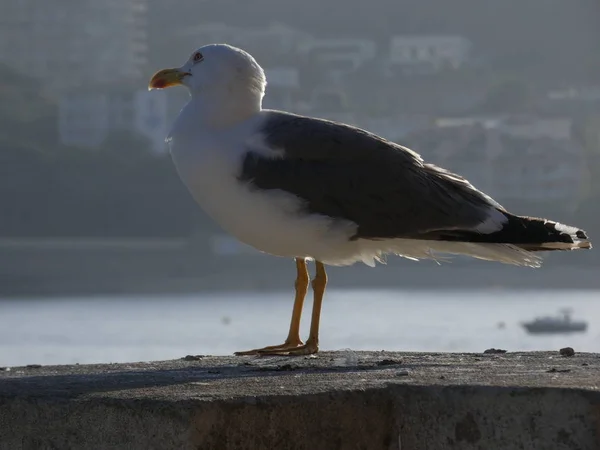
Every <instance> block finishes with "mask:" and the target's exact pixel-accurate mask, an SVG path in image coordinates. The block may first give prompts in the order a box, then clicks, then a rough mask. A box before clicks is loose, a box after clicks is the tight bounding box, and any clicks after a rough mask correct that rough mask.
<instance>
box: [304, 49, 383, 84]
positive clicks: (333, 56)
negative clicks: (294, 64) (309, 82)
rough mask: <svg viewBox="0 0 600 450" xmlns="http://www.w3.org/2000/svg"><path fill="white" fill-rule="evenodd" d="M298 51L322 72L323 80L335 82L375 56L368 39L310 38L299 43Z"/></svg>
mask: <svg viewBox="0 0 600 450" xmlns="http://www.w3.org/2000/svg"><path fill="white" fill-rule="evenodd" d="M298 51H299V53H300V54H301V55H303V56H304V57H305V58H306V59H307V60H308V61H310V62H311V63H312V64H315V65H316V66H317V67H318V68H319V70H321V71H322V72H323V75H324V78H325V81H327V82H331V83H337V82H339V81H341V79H342V78H343V77H344V75H347V74H349V73H352V72H355V71H356V70H358V69H359V68H361V67H362V66H363V65H364V64H365V63H367V62H368V61H371V60H373V59H374V58H375V57H376V56H377V45H376V43H375V42H374V41H372V40H370V39H360V38H335V39H334V38H322V39H321V38H310V39H305V40H303V41H301V42H300V43H299V46H298Z"/></svg>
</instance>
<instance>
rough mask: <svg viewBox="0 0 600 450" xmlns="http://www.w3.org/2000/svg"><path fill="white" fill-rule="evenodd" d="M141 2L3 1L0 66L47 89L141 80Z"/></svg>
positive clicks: (143, 5) (144, 51) (144, 53)
mask: <svg viewBox="0 0 600 450" xmlns="http://www.w3.org/2000/svg"><path fill="white" fill-rule="evenodd" d="M145 20H146V0H118V1H117V0H106V1H102V2H99V1H96V0H77V1H75V0H62V1H61V3H60V7H57V5H56V2H50V1H47V0H4V1H3V2H2V12H1V13H0V62H2V63H5V64H6V65H8V66H10V67H13V68H14V69H16V70H17V71H20V72H22V73H26V74H27V75H28V76H31V77H36V78H37V79H39V80H40V82H41V83H42V85H43V86H44V88H46V89H47V90H49V91H53V92H55V91H57V90H66V89H71V88H74V87H77V86H82V85H88V84H89V85H99V84H107V85H110V84H122V83H128V82H133V81H138V80H139V79H140V78H141V77H143V75H144V74H143V73H142V71H143V68H144V66H145V64H146V56H147V48H146V40H147V39H146V21H145Z"/></svg>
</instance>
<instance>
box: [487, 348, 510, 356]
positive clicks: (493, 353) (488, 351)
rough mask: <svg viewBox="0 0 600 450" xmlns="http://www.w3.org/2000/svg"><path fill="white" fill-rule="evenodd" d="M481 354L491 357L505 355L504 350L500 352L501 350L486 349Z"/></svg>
mask: <svg viewBox="0 0 600 450" xmlns="http://www.w3.org/2000/svg"><path fill="white" fill-rule="evenodd" d="M483 353H484V354H488V355H489V354H491V355H497V354H502V353H506V350H502V349H501V348H488V349H487V350H485V351H484V352H483Z"/></svg>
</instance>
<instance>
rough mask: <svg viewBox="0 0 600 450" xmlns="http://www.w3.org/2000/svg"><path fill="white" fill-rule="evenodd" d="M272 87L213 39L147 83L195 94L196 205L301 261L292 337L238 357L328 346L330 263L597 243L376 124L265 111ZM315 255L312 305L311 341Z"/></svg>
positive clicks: (508, 254)
mask: <svg viewBox="0 0 600 450" xmlns="http://www.w3.org/2000/svg"><path fill="white" fill-rule="evenodd" d="M266 84H267V81H266V77H265V73H264V70H263V69H262V68H261V66H260V65H259V64H258V63H257V61H256V60H255V59H254V57H252V56H251V55H250V54H249V53H247V52H245V51H244V50H241V49H239V48H235V47H232V46H230V45H227V44H211V45H206V46H203V47H201V48H199V49H198V50H196V51H194V52H193V53H192V54H191V56H190V57H189V59H188V60H187V61H186V62H185V64H183V66H181V67H179V68H174V69H164V70H160V71H158V72H156V73H155V74H154V75H153V76H152V78H151V80H150V82H149V85H148V89H150V90H152V89H164V88H169V87H172V86H184V87H185V88H187V90H188V91H189V93H190V99H189V102H188V103H187V104H186V105H185V106H184V107H183V109H182V110H181V112H180V113H179V115H178V117H177V118H176V120H175V121H174V123H173V125H172V128H171V131H170V133H169V135H168V136H167V138H166V141H167V143H168V144H169V149H170V153H171V157H172V160H173V162H174V164H175V167H176V169H177V172H178V174H179V176H180V178H181V180H182V181H183V183H184V184H185V185H186V186H187V188H188V190H189V192H190V193H191V195H192V196H193V198H194V199H195V201H196V202H197V203H198V204H199V205H200V207H201V208H203V209H204V211H205V212H206V213H207V214H208V215H209V216H211V217H212V219H214V220H215V221H216V222H217V223H218V224H219V225H220V226H221V227H222V228H223V229H224V230H225V231H226V232H228V233H230V234H231V235H233V236H234V237H236V238H237V239H238V240H239V241H241V242H244V243H246V244H248V245H250V246H252V247H254V248H256V249H258V250H260V251H261V252H265V253H268V254H271V255H275V256H280V257H286V258H290V259H292V258H293V259H294V260H295V263H296V270H297V276H296V282H295V300H294V305H293V310H292V317H291V321H290V327H289V331H288V336H287V338H286V339H285V341H284V343H283V344H281V345H273V346H268V347H264V348H259V349H253V350H248V351H242V352H236V355H265V354H270V355H307V354H313V353H316V352H318V350H319V321H320V317H321V305H322V302H323V295H324V293H325V286H326V284H327V273H326V270H325V265H332V266H347V265H351V264H354V263H356V262H363V263H365V264H367V265H369V266H374V265H375V263H376V262H381V263H383V262H384V258H385V255H387V254H394V255H398V256H401V257H405V258H409V259H413V260H421V259H434V260H440V258H441V256H440V255H444V254H458V255H468V256H471V257H474V258H478V259H482V260H489V261H498V262H501V263H506V264H513V265H517V266H529V267H539V266H540V264H541V258H540V257H539V256H538V255H537V254H536V253H535V252H538V251H550V250H575V249H589V248H591V243H590V241H589V240H588V237H587V235H586V233H585V232H584V231H583V230H581V229H579V228H576V227H572V226H568V225H563V224H561V223H558V222H555V221H551V220H547V219H543V218H537V217H525V216H519V215H515V214H511V213H510V212H508V211H507V210H506V209H505V208H504V207H502V206H501V205H500V204H499V203H498V202H496V201H495V200H493V199H492V198H491V197H490V196H488V195H486V194H485V193H483V192H481V191H479V190H478V189H476V188H475V187H474V186H473V185H472V184H471V183H469V181H467V180H466V179H465V178H463V177H461V176H459V175H457V174H454V173H452V172H450V171H448V170H445V169H443V168H440V167H437V166H435V165H433V164H428V163H425V162H424V161H423V159H422V158H421V157H420V156H419V154H417V153H415V152H414V151H412V150H410V149H408V148H406V147H403V146H401V145H398V144H396V143H394V142H391V141H388V140H386V139H384V138H382V137H380V136H377V135H375V134H373V133H370V132H368V131H366V130H363V129H360V128H356V127H353V126H350V125H346V124H343V123H338V122H334V121H329V120H323V119H318V118H314V117H307V116H302V115H296V114H292V113H289V112H283V111H275V110H268V109H263V108H262V100H263V97H264V95H265V88H266ZM311 260H312V261H314V262H315V266H316V272H315V276H314V278H313V280H312V288H313V293H314V298H313V308H312V317H311V324H310V330H309V336H308V339H307V340H306V342H303V341H302V340H301V338H300V319H301V316H302V309H303V305H304V298H305V296H306V293H307V291H308V288H309V284H310V277H309V272H308V269H307V261H311Z"/></svg>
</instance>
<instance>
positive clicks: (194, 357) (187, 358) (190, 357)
mask: <svg viewBox="0 0 600 450" xmlns="http://www.w3.org/2000/svg"><path fill="white" fill-rule="evenodd" d="M202 358H204V355H186V356H184V357H183V358H181V359H183V360H184V361H200V360H201V359H202Z"/></svg>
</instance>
